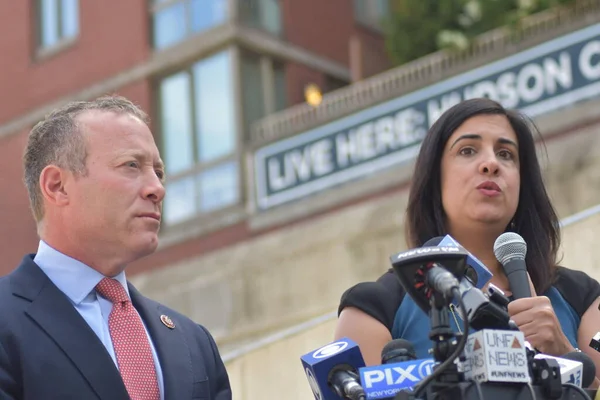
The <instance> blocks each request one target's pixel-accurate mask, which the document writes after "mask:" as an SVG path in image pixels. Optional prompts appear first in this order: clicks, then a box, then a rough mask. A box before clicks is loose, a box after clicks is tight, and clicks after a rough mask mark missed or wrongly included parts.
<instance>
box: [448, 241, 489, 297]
mask: <svg viewBox="0 0 600 400" xmlns="http://www.w3.org/2000/svg"><path fill="white" fill-rule="evenodd" d="M439 246H442V247H443V246H456V247H458V248H460V249H462V250H465V251H466V249H465V248H464V247H462V246H461V245H460V243H458V242H457V241H456V240H454V238H453V237H452V236H450V235H446V236H444V238H443V239H442V241H441V242H440V243H439V244H438V247H439ZM467 253H469V252H468V251H467ZM467 265H469V266H470V267H471V268H473V269H474V270H475V272H476V273H477V282H473V286H475V287H476V288H477V289H482V288H483V287H484V286H485V284H486V283H488V282H489V281H490V279H492V273H491V272H490V270H489V269H487V267H486V266H485V265H484V264H483V263H482V262H481V261H479V259H478V258H477V257H475V256H474V255H473V254H471V253H469V254H468V256H467Z"/></svg>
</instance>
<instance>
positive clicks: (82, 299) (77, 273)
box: [33, 240, 165, 400]
mask: <svg viewBox="0 0 600 400" xmlns="http://www.w3.org/2000/svg"><path fill="white" fill-rule="evenodd" d="M33 261H34V262H35V263H36V264H37V265H38V266H39V267H40V268H41V269H42V271H44V273H45V274H46V275H47V276H48V278H49V279H50V280H51V281H52V282H53V283H54V284H55V285H56V287H58V289H59V290H60V291H61V292H63V293H64V294H65V295H66V296H67V297H68V298H69V300H70V301H71V304H73V307H75V309H76V310H77V311H78V312H79V314H81V316H82V317H83V319H84V320H85V321H86V322H87V323H88V325H89V326H90V328H92V330H93V331H94V332H95V333H96V335H98V338H99V339H100V341H101V342H102V344H103V345H104V347H106V350H107V351H108V354H110V356H111V357H112V359H113V361H114V363H115V365H116V366H117V368H118V367H119V366H118V364H117V358H116V356H115V349H114V347H113V343H112V339H111V338H110V331H109V329H108V316H109V315H110V311H111V310H112V306H113V305H112V303H111V302H110V301H109V300H107V299H105V298H104V297H102V296H100V295H98V294H97V293H96V290H95V289H94V288H95V287H96V285H97V284H98V283H99V282H100V281H101V280H102V279H103V278H104V277H105V276H104V275H102V274H101V273H100V272H98V271H96V270H95V269H93V268H91V267H88V266H87V265H85V264H83V263H82V262H80V261H77V260H75V259H73V258H71V257H69V256H67V255H65V254H62V253H61V252H59V251H57V250H55V249H53V248H52V247H50V246H49V245H48V244H47V243H45V242H44V241H43V240H40V244H39V247H38V251H37V254H36V256H35V258H34V259H33ZM113 279H116V280H117V281H119V283H120V284H121V285H123V287H124V288H125V292H126V293H127V296H128V297H129V289H128V288H127V280H126V278H125V271H123V272H121V273H120V274H119V275H117V276H115V277H113ZM140 319H141V318H140ZM142 323H143V320H142ZM144 328H145V329H146V334H147V335H148V340H149V342H150V348H151V349H152V357H153V358H154V365H155V367H156V378H157V380H158V388H159V390H160V398H161V400H164V396H165V395H164V393H165V391H164V383H163V376H162V370H161V368H160V363H159V362H158V356H157V354H156V349H155V348H154V343H152V338H151V337H150V335H149V334H148V328H147V327H146V325H145V324H144Z"/></svg>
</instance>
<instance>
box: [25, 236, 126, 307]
mask: <svg viewBox="0 0 600 400" xmlns="http://www.w3.org/2000/svg"><path fill="white" fill-rule="evenodd" d="M33 261H34V262H35V263H36V264H37V265H38V266H39V267H40V268H41V270H42V271H44V273H45V274H46V275H47V276H48V278H49V279H50V280H51V281H52V283H54V284H55V285H56V287H58V289H59V290H60V291H61V292H63V293H64V294H65V295H67V297H68V298H69V299H70V300H71V301H72V302H73V303H74V304H75V305H78V304H79V303H81V302H82V301H83V300H84V299H85V298H86V297H87V296H88V295H93V296H95V290H94V289H95V287H96V285H97V284H98V283H99V282H100V281H101V280H102V279H103V278H105V276H104V275H102V274H101V273H100V272H98V271H96V270H95V269H93V268H91V267H89V266H87V265H85V264H84V263H82V262H81V261H78V260H76V259H74V258H72V257H69V256H67V255H66V254H63V253H61V252H60V251H58V250H56V249H54V248H52V247H50V246H49V245H48V244H47V243H46V242H44V241H43V240H40V243H39V246H38V251H37V253H36V255H35V257H34V259H33ZM112 278H113V279H116V280H117V281H118V282H119V283H120V284H121V285H122V286H123V288H124V289H125V292H126V293H127V297H130V296H129V289H128V288H127V278H126V277H125V271H122V272H121V273H119V274H118V275H117V276H114V277H112Z"/></svg>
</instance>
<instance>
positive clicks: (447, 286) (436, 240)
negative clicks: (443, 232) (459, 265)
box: [423, 236, 459, 297]
mask: <svg viewBox="0 0 600 400" xmlns="http://www.w3.org/2000/svg"><path fill="white" fill-rule="evenodd" d="M442 240H444V237H443V236H436V237H432V238H431V239H429V240H428V241H426V242H425V244H424V245H423V247H429V246H437V245H438V244H440V242H441V241H442ZM427 283H428V285H429V286H430V287H431V288H432V289H433V290H435V291H436V292H438V293H441V294H443V295H444V296H445V297H452V289H454V288H456V287H458V286H459V283H458V279H456V277H455V276H454V275H453V274H452V273H451V272H450V271H448V270H447V269H445V268H443V267H441V266H438V265H434V266H433V267H432V268H431V269H430V270H429V271H428V272H427Z"/></svg>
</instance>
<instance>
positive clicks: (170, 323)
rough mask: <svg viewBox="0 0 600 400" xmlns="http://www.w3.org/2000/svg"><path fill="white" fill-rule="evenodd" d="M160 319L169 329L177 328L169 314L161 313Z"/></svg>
mask: <svg viewBox="0 0 600 400" xmlns="http://www.w3.org/2000/svg"><path fill="white" fill-rule="evenodd" d="M160 321H161V322H162V323H163V324H164V325H165V326H166V327H167V328H169V329H175V323H174V322H173V320H172V319H171V318H169V316H168V315H165V314H163V315H161V316H160Z"/></svg>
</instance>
